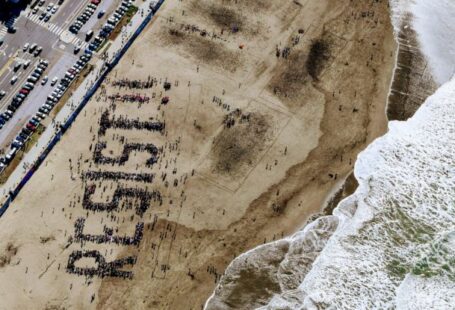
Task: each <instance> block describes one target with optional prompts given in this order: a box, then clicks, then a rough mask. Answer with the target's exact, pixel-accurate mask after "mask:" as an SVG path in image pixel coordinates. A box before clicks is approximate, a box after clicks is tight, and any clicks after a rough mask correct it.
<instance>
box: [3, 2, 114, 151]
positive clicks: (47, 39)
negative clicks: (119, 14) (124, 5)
mask: <svg viewBox="0 0 455 310" xmlns="http://www.w3.org/2000/svg"><path fill="white" fill-rule="evenodd" d="M51 2H53V3H56V2H57V1H51V0H47V1H46V3H45V4H44V5H43V6H42V7H40V10H39V11H38V12H37V13H36V14H32V12H31V10H30V9H29V8H27V10H25V11H23V12H22V13H21V15H20V16H19V17H18V19H17V20H16V23H15V27H16V28H17V32H16V33H14V34H9V33H8V34H6V35H5V39H4V43H3V44H2V46H1V47H0V90H4V91H6V92H7V95H6V96H5V97H4V98H3V99H1V100H0V112H3V111H5V109H6V107H7V106H8V104H9V103H10V102H11V99H12V97H13V96H14V95H15V94H17V93H18V91H19V90H20V88H21V87H22V85H23V84H24V83H25V81H26V79H27V77H28V75H29V74H30V73H31V71H32V70H33V68H34V66H35V64H36V63H37V62H38V60H39V59H40V58H42V59H46V60H48V61H49V66H48V68H47V69H46V71H45V72H44V73H43V77H44V76H48V77H49V81H48V83H47V84H46V85H44V86H42V85H41V83H40V82H41V81H38V82H37V83H36V84H35V88H34V90H32V91H31V92H30V94H29V96H28V97H27V99H26V100H25V101H24V102H23V103H22V105H21V106H20V108H19V109H18V110H17V111H16V112H15V114H14V116H13V117H12V119H10V120H9V121H8V122H7V123H6V124H5V125H4V127H3V128H2V129H0V153H7V152H8V148H9V145H10V143H11V141H12V140H13V139H14V137H15V136H16V135H17V133H18V131H19V130H20V129H21V128H22V127H23V126H24V125H25V124H26V122H27V121H28V119H30V118H31V117H32V116H33V115H34V114H35V113H36V112H37V111H38V109H39V107H40V106H41V105H42V104H43V103H44V102H45V101H46V97H47V96H48V95H49V94H50V93H51V92H52V89H53V87H51V86H50V81H51V80H52V79H53V78H54V77H58V78H61V77H63V76H64V74H65V72H66V71H67V70H68V69H69V68H70V67H71V66H72V65H73V64H74V62H75V61H76V60H77V58H78V57H79V55H80V53H81V52H80V53H79V55H75V54H74V53H73V50H74V45H75V44H78V43H80V42H83V44H84V45H83V46H86V45H87V43H86V42H85V34H86V32H87V31H88V30H90V29H93V30H94V32H95V33H96V32H97V30H98V29H100V28H101V27H102V26H103V24H104V23H105V22H106V19H107V18H108V16H109V13H110V12H112V11H113V10H115V8H116V7H117V5H118V4H119V3H120V2H121V0H102V1H101V3H100V4H99V5H98V8H97V9H96V11H95V12H94V14H93V15H92V17H91V18H90V19H89V20H88V22H87V23H86V24H85V25H84V26H83V28H82V29H81V31H80V32H79V34H78V35H77V36H74V35H72V34H70V33H69V32H68V28H69V26H70V25H71V24H72V23H73V21H74V20H75V19H76V18H77V17H78V16H79V15H80V14H81V13H82V12H83V11H84V9H85V7H86V6H87V5H88V4H89V3H90V1H89V0H83V1H81V0H79V1H76V0H65V2H64V3H63V4H62V5H61V6H60V7H59V9H58V10H57V12H56V13H55V14H53V16H52V18H51V19H50V20H49V21H48V22H44V21H41V20H39V18H38V17H39V16H40V15H41V13H42V11H46V7H47V5H48V4H49V3H51ZM100 10H106V11H107V13H106V14H105V16H104V17H103V18H101V19H98V18H97V15H98V12H99V11H100ZM25 43H29V44H30V45H31V44H32V43H36V44H37V45H39V46H42V47H43V51H42V53H41V54H40V55H39V56H38V57H34V56H33V55H32V54H30V53H29V52H24V51H23V46H24V44H25ZM83 49H84V48H82V51H83ZM25 60H31V61H32V63H31V64H30V65H29V66H28V68H27V69H24V68H22V67H21V68H20V69H19V70H18V71H17V72H14V70H13V68H14V65H15V64H16V63H18V62H23V61H25ZM14 75H16V76H17V77H18V81H17V82H16V83H14V85H12V84H11V79H12V77H13V76H14Z"/></svg>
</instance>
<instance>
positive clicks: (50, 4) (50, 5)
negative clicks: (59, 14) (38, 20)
mask: <svg viewBox="0 0 455 310" xmlns="http://www.w3.org/2000/svg"><path fill="white" fill-rule="evenodd" d="M53 7H54V4H53V3H52V2H51V3H49V5H48V6H47V8H46V11H48V12H49V11H50V10H52V8H53Z"/></svg>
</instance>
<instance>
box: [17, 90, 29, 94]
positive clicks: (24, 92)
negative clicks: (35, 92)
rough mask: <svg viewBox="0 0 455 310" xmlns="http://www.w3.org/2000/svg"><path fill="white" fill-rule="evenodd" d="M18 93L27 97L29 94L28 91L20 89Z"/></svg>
mask: <svg viewBox="0 0 455 310" xmlns="http://www.w3.org/2000/svg"><path fill="white" fill-rule="evenodd" d="M19 92H20V93H21V94H24V95H28V93H29V91H28V90H26V89H25V88H22V89H21V90H20V91H19Z"/></svg>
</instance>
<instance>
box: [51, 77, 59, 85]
mask: <svg viewBox="0 0 455 310" xmlns="http://www.w3.org/2000/svg"><path fill="white" fill-rule="evenodd" d="M57 82H58V77H54V78H53V79H52V81H51V86H54V85H55V84H56V83H57Z"/></svg>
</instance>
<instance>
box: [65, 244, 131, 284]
mask: <svg viewBox="0 0 455 310" xmlns="http://www.w3.org/2000/svg"><path fill="white" fill-rule="evenodd" d="M83 258H93V259H95V263H96V265H97V267H96V268H88V267H87V268H81V267H76V262H78V261H79V260H81V259H83ZM136 261H137V258H136V256H127V257H123V258H121V259H116V260H114V261H112V262H109V263H108V262H106V259H105V258H104V256H103V255H102V254H101V253H100V252H99V251H96V250H91V251H79V250H77V251H73V252H72V253H71V254H70V256H69V257H68V264H67V266H66V271H67V272H68V273H73V274H77V275H80V276H87V277H94V276H98V277H100V278H104V277H116V278H123V279H132V278H133V272H132V271H125V270H120V268H123V267H124V266H134V265H135V264H136Z"/></svg>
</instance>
